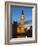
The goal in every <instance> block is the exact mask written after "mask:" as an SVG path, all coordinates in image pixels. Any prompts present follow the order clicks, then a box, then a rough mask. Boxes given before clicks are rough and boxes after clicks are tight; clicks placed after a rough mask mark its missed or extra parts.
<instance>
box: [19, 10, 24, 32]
mask: <svg viewBox="0 0 38 46" xmlns="http://www.w3.org/2000/svg"><path fill="white" fill-rule="evenodd" d="M20 31H21V33H24V12H23V10H22V14H21V15H20Z"/></svg>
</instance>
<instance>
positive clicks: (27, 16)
mask: <svg viewBox="0 0 38 46" xmlns="http://www.w3.org/2000/svg"><path fill="white" fill-rule="evenodd" d="M22 10H23V11H24V21H30V20H32V8H28V7H17V6H12V7H11V17H12V21H16V22H20V15H21V13H22Z"/></svg>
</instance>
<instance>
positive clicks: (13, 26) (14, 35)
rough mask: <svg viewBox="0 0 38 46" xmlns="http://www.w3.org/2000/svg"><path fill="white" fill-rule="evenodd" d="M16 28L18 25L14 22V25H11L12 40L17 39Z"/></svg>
mask: <svg viewBox="0 0 38 46" xmlns="http://www.w3.org/2000/svg"><path fill="white" fill-rule="evenodd" d="M17 26H18V23H17V22H15V21H14V23H13V24H12V36H13V38H16V37H17Z"/></svg>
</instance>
